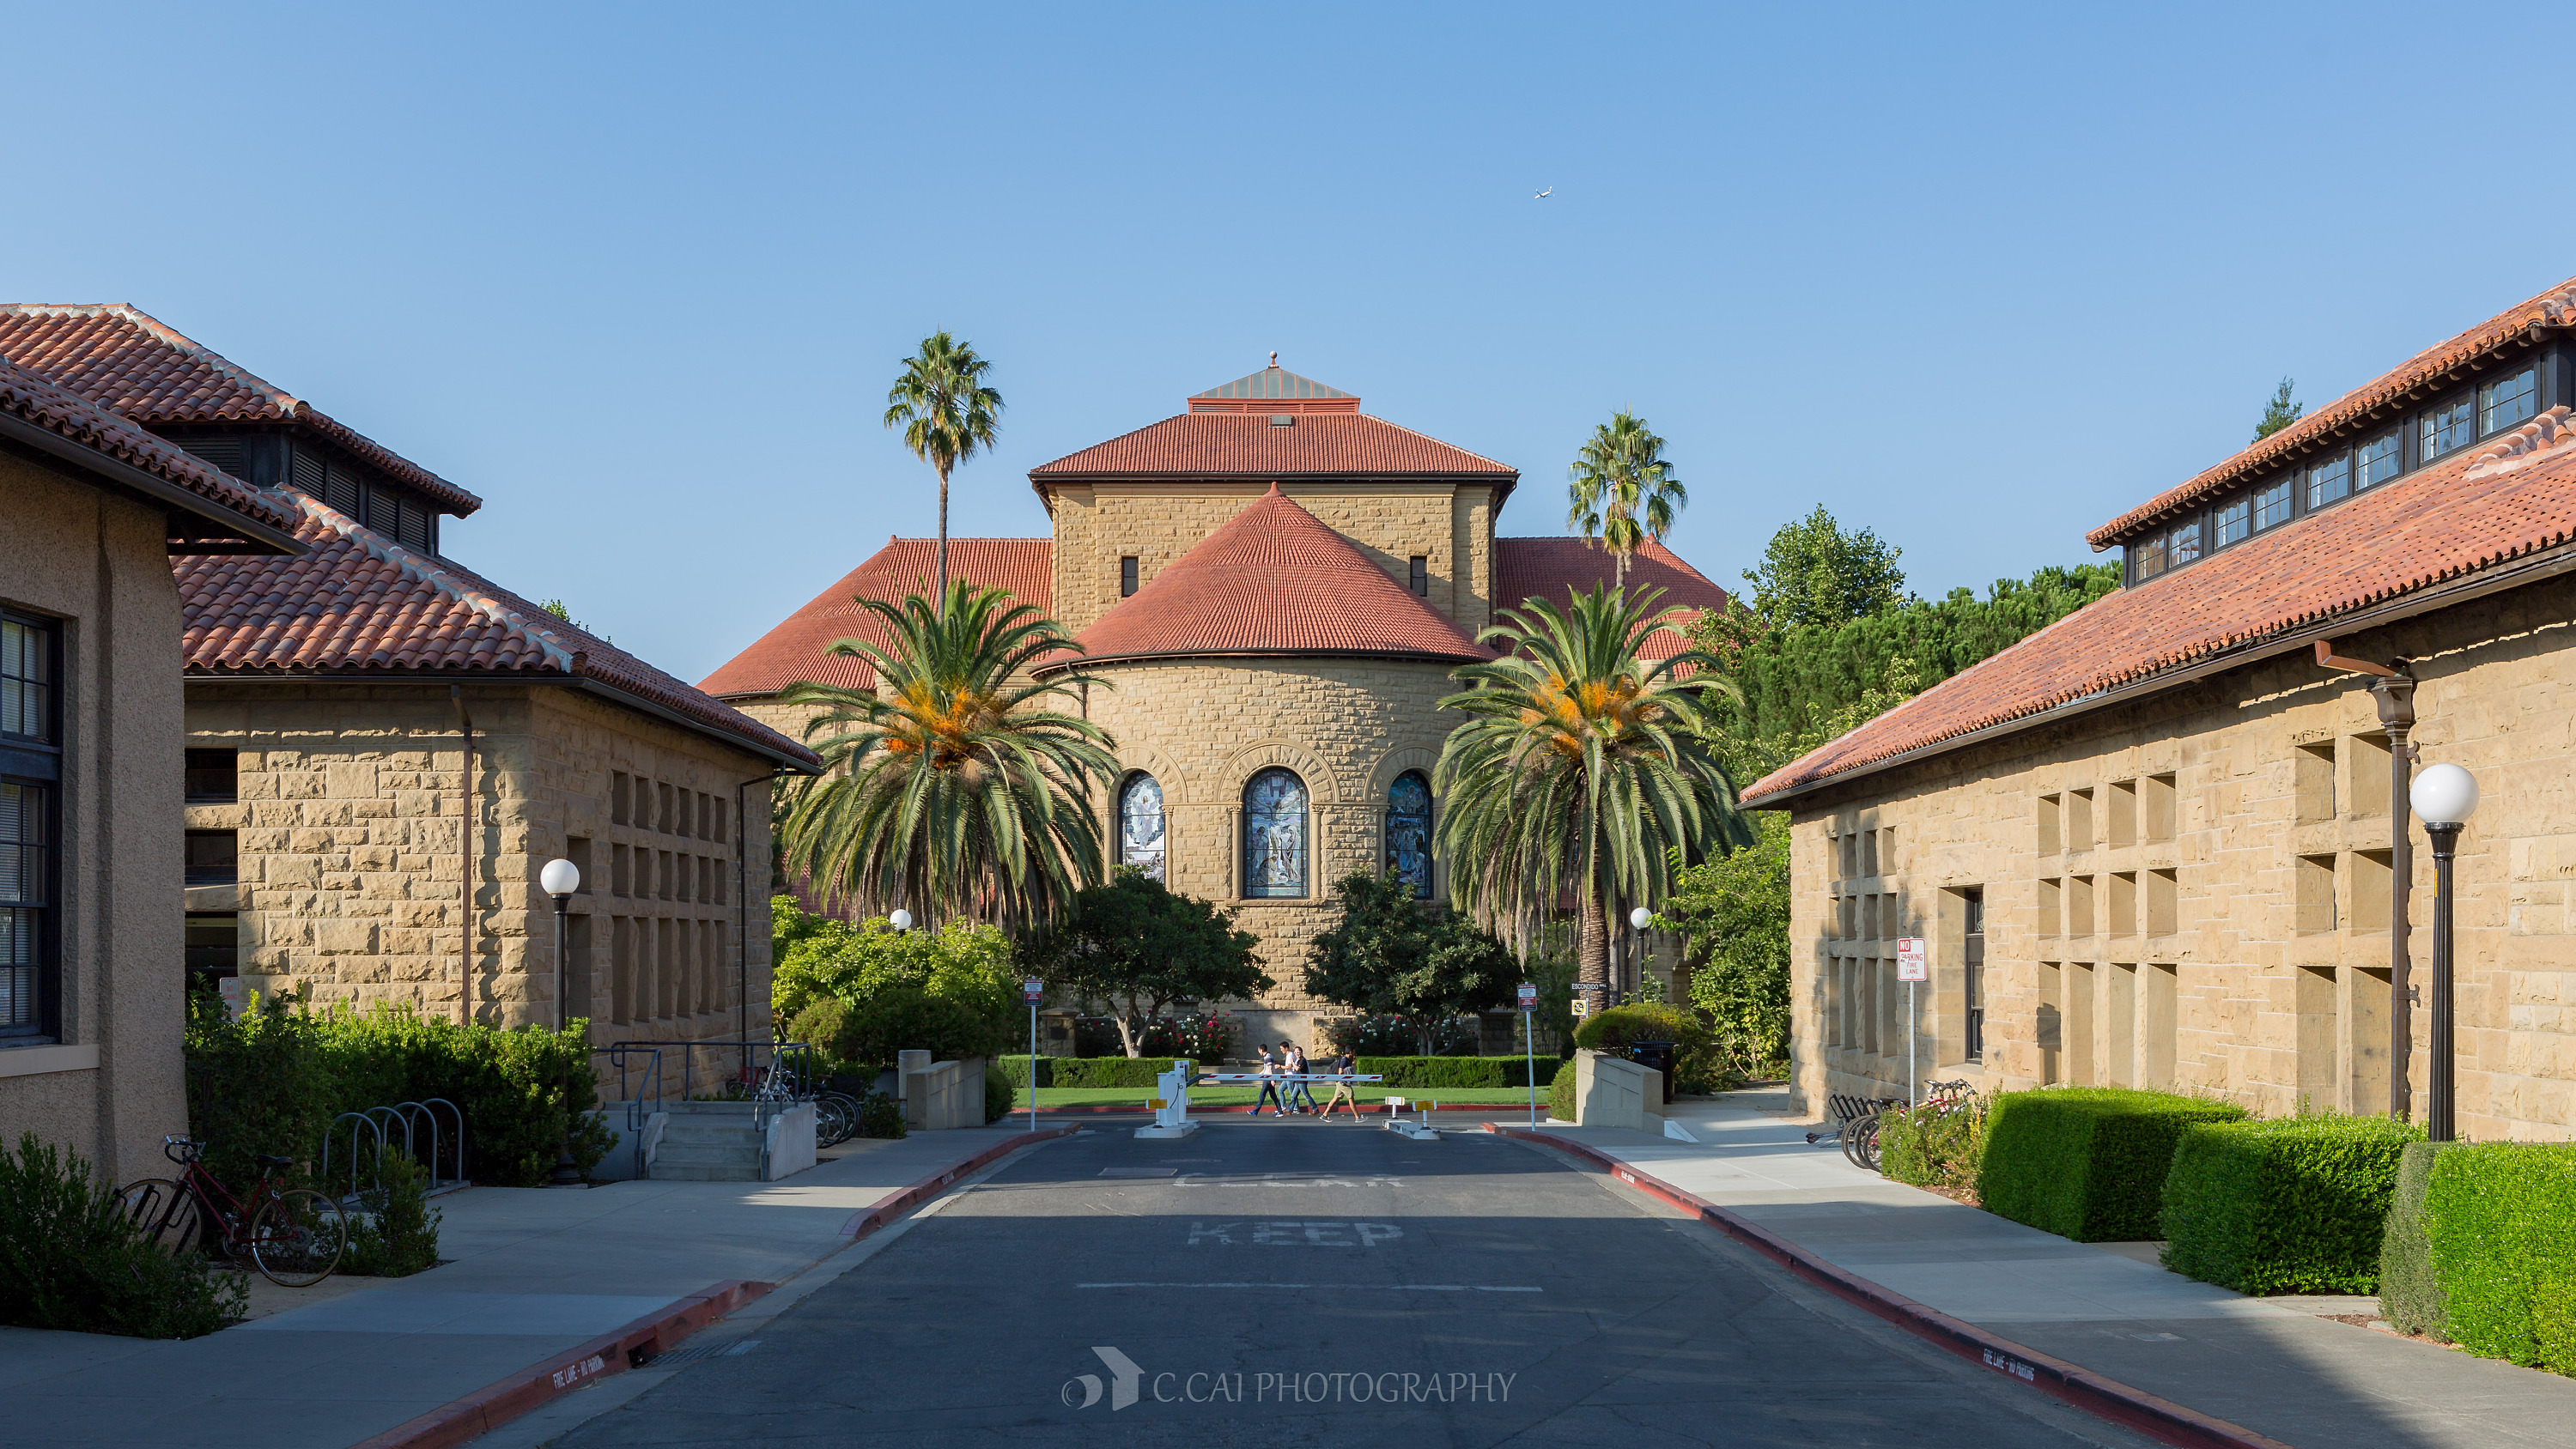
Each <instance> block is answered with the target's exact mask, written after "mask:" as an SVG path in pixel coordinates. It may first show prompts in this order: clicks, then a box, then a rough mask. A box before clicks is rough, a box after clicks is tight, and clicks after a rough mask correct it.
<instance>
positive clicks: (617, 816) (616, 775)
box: [608, 770, 632, 825]
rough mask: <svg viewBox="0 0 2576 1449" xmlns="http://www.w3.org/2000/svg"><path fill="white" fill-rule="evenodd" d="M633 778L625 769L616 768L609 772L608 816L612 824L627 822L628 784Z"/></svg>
mask: <svg viewBox="0 0 2576 1449" xmlns="http://www.w3.org/2000/svg"><path fill="white" fill-rule="evenodd" d="M631 778H632V777H631V776H629V775H628V774H627V773H626V772H625V771H623V770H614V771H611V772H610V773H609V776H608V818H609V821H610V823H612V824H616V825H624V824H625V823H626V797H627V786H628V782H629V781H630V779H631Z"/></svg>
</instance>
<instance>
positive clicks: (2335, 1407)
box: [1545, 1093, 2576, 1449]
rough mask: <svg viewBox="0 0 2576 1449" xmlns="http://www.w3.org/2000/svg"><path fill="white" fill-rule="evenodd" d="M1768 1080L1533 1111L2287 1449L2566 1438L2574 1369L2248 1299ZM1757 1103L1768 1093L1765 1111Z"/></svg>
mask: <svg viewBox="0 0 2576 1449" xmlns="http://www.w3.org/2000/svg"><path fill="white" fill-rule="evenodd" d="M1785 1106H1786V1098H1785V1095H1783V1094H1778V1093H1771V1094H1763V1093H1736V1094H1733V1095H1732V1096H1731V1097H1729V1098H1720V1099H1717V1100H1716V1102H1714V1103H1687V1102H1677V1103H1675V1104H1674V1105H1673V1109H1672V1116H1673V1118H1674V1120H1677V1121H1679V1122H1680V1123H1681V1124H1682V1125H1683V1126H1684V1127H1685V1128H1686V1129H1688V1130H1689V1131H1690V1132H1691V1133H1692V1135H1694V1136H1695V1137H1697V1138H1698V1139H1699V1141H1698V1142H1697V1143H1696V1144H1693V1143H1686V1142H1681V1141H1678V1140H1674V1139H1671V1138H1666V1137H1649V1136H1647V1135H1645V1134H1643V1133H1639V1132H1624V1131H1612V1130H1596V1129H1585V1128H1575V1127H1568V1126H1565V1125H1563V1124H1557V1125H1555V1126H1553V1127H1550V1128H1547V1129H1545V1130H1547V1131H1548V1132H1549V1133H1550V1134H1552V1135H1562V1136H1564V1137H1568V1138H1571V1139H1574V1140H1576V1141H1580V1142H1583V1143H1585V1144H1586V1145H1588V1146H1590V1147H1592V1148H1594V1149H1595V1150H1597V1151H1600V1152H1602V1153H1604V1154H1607V1155H1608V1156H1611V1157H1614V1158H1617V1159H1619V1160H1620V1161H1622V1162H1625V1163H1627V1164H1629V1165H1631V1166H1633V1167H1635V1168H1637V1169H1639V1170H1641V1171H1644V1172H1647V1173H1650V1174H1652V1175H1653V1176H1655V1177H1658V1178H1660V1179H1662V1180H1664V1181H1665V1182H1669V1183H1671V1184H1673V1185H1674V1186H1675V1187H1678V1188H1681V1189H1683V1190H1685V1191H1688V1192H1690V1193H1693V1194H1696V1195H1697V1196H1699V1197H1701V1198H1703V1199H1705V1200H1706V1201H1708V1202H1710V1203H1712V1204H1715V1205H1716V1206H1719V1207H1722V1208H1725V1209H1727V1210H1728V1211H1730V1212H1732V1213H1735V1214H1737V1215H1738V1216H1740V1217H1743V1218H1745V1219H1747V1220H1749V1221H1751V1222H1753V1223H1754V1224H1756V1225H1757V1226H1759V1227H1761V1228H1763V1229H1765V1230H1767V1231H1769V1232H1771V1233H1774V1234H1777V1235H1778V1236H1780V1237H1782V1238H1784V1239H1786V1240H1788V1241H1789V1242H1791V1243H1793V1244H1795V1245H1797V1246H1798V1247H1799V1248H1801V1249H1803V1250H1805V1251H1806V1252H1808V1253H1811V1254H1813V1255H1814V1256H1816V1257H1818V1258H1821V1259H1823V1260H1824V1261H1825V1262H1827V1263H1830V1264H1832V1265H1833V1266H1835V1267H1837V1268H1841V1269H1843V1270H1845V1271H1846V1272H1849V1273H1853V1274H1856V1275H1858V1276H1859V1277H1862V1278H1866V1279H1868V1280H1870V1281H1871V1282H1874V1283H1877V1284H1879V1285H1881V1286H1882V1287H1885V1288H1888V1289H1892V1290H1894V1291H1895V1292H1897V1293H1900V1294H1903V1295H1904V1296H1906V1297H1908V1298H1911V1299H1914V1300H1915V1301H1916V1302H1919V1303H1922V1304H1924V1305H1925V1306H1927V1307H1930V1308H1933V1309H1936V1310H1938V1311H1940V1312H1942V1313H1946V1314H1949V1315H1950V1316H1952V1317H1954V1318H1958V1319H1962V1320H1964V1321H1966V1322H1968V1323H1971V1324H1974V1325H1976V1326H1978V1327H1980V1328H1985V1329H1988V1330H1991V1331H1992V1332H1994V1333H1996V1334H1999V1335H2001V1336H2002V1337H2004V1338H2008V1339H2011V1340H2013V1341H2015V1342H2017V1343H2020V1344H2023V1345H2026V1346H2027V1347H2030V1348H2033V1349H2036V1350H2038V1351H2039V1352H2041V1353H2044V1354H2049V1355H2052V1356H2054V1357H2057V1358H2060V1359H2064V1360H2067V1361H2068V1362H2071V1363H2074V1364H2076V1365H2078V1366H2080V1367H2082V1368H2085V1369H2089V1370H2091V1371H2093V1372H2095V1373H2098V1374H2101V1375H2104V1376H2106V1377H2108V1378H2112V1379H2116V1380H2118V1381H2120V1382H2121V1383H2125V1384H2128V1385H2130V1386H2131V1387H2134V1388H2138V1389H2143V1390H2145V1391H2147V1392H2148V1393H2151V1394H2155V1395H2158V1396H2161V1397H2163V1398H2166V1399H2170V1400H2172V1401H2174V1402H2175V1403H2178V1404H2182V1405H2185V1406H2187V1407H2189V1408H2192V1409H2197V1410H2199V1411H2200V1412H2202V1413H2205V1414H2211V1415H2215V1416H2217V1417H2219V1418H2222V1419H2226V1420H2230V1421H2232V1422H2234V1423H2237V1424H2240V1425H2243V1426H2244V1427H2246V1428H2248V1429H2252V1430H2255V1431H2256V1432H2258V1433H2262V1434H2266V1435H2269V1436H2270V1437H2272V1438H2275V1439H2278V1440H2281V1441H2283V1442H2285V1443H2289V1444H2293V1445H2299V1446H2302V1449H2329V1446H2343V1445H2365V1444H2366V1445H2371V1446H2374V1449H2411V1446H2425V1449H2435V1446H2438V1449H2508V1446H2510V1449H2519V1446H2526V1445H2528V1446H2533V1449H2540V1446H2551V1449H2563V1446H2566V1445H2569V1444H2576V1380H2571V1379H2566V1378H2561V1377H2559V1376H2557V1375H2555V1374H2548V1373H2542V1372H2539V1371H2536V1370H2532V1369H2522V1368H2516V1367H2514V1366H2512V1365H2510V1364H2505V1363H2499V1362H2496V1361H2494V1360H2490V1359H2480V1358H2473V1357H2471V1356H2469V1355H2467V1354H2465V1353H2461V1352H2459V1351H2457V1350H2454V1349H2448V1348H2443V1347H2440V1346H2437V1345H2429V1344H2425V1343H2419V1342H2414V1341H2411V1340H2407V1339H2401V1338H2398V1337H2396V1336H2394V1335H2392V1334H2389V1333H2386V1332H2382V1331H2379V1330H2375V1329H2371V1328H2368V1327H2362V1326H2356V1325H2353V1324H2349V1323H2345V1322H2340V1321H2336V1320H2335V1319H2333V1318H2329V1317H2325V1316H2321V1315H2325V1314H2338V1313H2340V1314H2358V1313H2367V1314H2369V1315H2371V1316H2373V1317H2375V1316H2376V1300H2373V1299H2366V1298H2365V1299H2259V1298H2247V1297H2244V1296H2242V1295H2239V1294H2235V1293H2230V1292H2228V1291H2226V1290H2225V1289H2222V1288H2216V1287H2212V1286H2211V1285H2209V1284H2206V1283H2199V1282H2194V1281H2193V1280H2191V1279H2188V1278H2184V1277H2182V1276H2180V1275H2179V1274H2175V1273H2169V1272H2167V1271H2165V1270H2164V1269H2163V1268H2161V1267H2158V1266H2156V1263H2155V1258H2154V1254H2153V1252H2152V1246H2153V1245H2150V1244H2129V1243H2115V1244H2085V1243H2074V1242H2069V1241H2068V1240H2066V1239H2064V1238H2060V1237H2057V1236H2055V1235H2054V1234H2050V1233H2044V1232H2041V1231H2039V1230H2038V1229H2035V1228H2028V1227H2024V1226H2022V1225H2021V1224H2019V1223H2014V1222H2009V1221H2006V1220H2005V1219H2003V1218H1999V1217H1996V1216H1994V1215H1992V1214H1990V1213H1986V1212H1982V1211H1979V1210H1978V1209H1975V1208H1971V1207H1965V1206H1962V1205H1960V1204H1958V1203H1954V1202H1952V1201H1950V1200H1949V1199H1947V1198H1944V1197H1941V1196H1939V1195H1938V1194H1935V1193H1929V1192H1923V1191H1921V1190H1919V1189H1916V1188H1911V1187H1907V1186H1904V1185H1903V1184H1901V1183H1895V1182H1890V1181H1888V1180H1886V1179H1884V1178H1881V1177H1878V1176H1877V1175H1875V1174H1872V1173H1866V1172H1863V1171H1861V1170H1860V1169H1858V1168H1856V1167H1853V1166H1852V1165H1851V1164H1850V1163H1849V1162H1847V1161H1846V1160H1845V1159H1844V1158H1843V1156H1842V1154H1841V1153H1840V1152H1839V1151H1838V1150H1836V1149H1834V1148H1833V1147H1832V1146H1831V1145H1830V1144H1826V1145H1821V1146H1813V1147H1811V1146H1809V1145H1807V1143H1806V1142H1805V1140H1804V1137H1805V1134H1806V1132H1807V1131H1808V1130H1809V1129H1808V1127H1807V1126H1806V1125H1805V1124H1801V1123H1796V1122H1793V1121H1791V1120H1790V1119H1788V1118H1787V1117H1785V1116H1781V1115H1777V1113H1778V1112H1779V1111H1780V1110H1782V1109H1784V1108H1785ZM1765 1108H1769V1109H1770V1110H1763V1109H1765Z"/></svg>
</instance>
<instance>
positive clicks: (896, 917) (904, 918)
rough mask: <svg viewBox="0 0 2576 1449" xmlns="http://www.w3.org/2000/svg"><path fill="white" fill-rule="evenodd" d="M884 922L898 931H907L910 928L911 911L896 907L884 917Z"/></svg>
mask: <svg viewBox="0 0 2576 1449" xmlns="http://www.w3.org/2000/svg"><path fill="white" fill-rule="evenodd" d="M886 924H887V925H889V926H892V927H894V928H895V929H896V930H898V931H909V930H911V929H912V912H910V911H906V910H900V909H898V910H896V911H895V912H894V913H893V914H892V915H889V916H887V917H886Z"/></svg>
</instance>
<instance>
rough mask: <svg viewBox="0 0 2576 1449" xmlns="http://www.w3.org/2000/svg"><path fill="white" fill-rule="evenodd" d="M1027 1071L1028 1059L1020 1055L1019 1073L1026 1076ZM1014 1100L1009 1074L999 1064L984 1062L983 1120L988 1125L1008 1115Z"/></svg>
mask: <svg viewBox="0 0 2576 1449" xmlns="http://www.w3.org/2000/svg"><path fill="white" fill-rule="evenodd" d="M1028 1072H1029V1059H1028V1058H1026V1057H1022V1058H1020V1075H1022V1076H1027V1075H1028ZM1014 1100H1016V1097H1015V1095H1014V1093H1013V1092H1012V1090H1011V1078H1010V1074H1009V1073H1007V1072H1005V1071H1003V1070H1002V1068H1001V1066H1000V1065H999V1064H997V1063H994V1062H986V1063H985V1064H984V1121H985V1122H986V1123H987V1124H988V1125H989V1124H991V1123H994V1122H999V1121H1001V1120H1002V1119H1003V1118H1005V1117H1008V1116H1010V1115H1011V1103H1012V1102H1013V1101H1014Z"/></svg>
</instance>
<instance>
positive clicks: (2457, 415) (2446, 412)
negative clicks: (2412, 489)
mask: <svg viewBox="0 0 2576 1449" xmlns="http://www.w3.org/2000/svg"><path fill="white" fill-rule="evenodd" d="M2415 428H2416V436H2417V438H2418V439H2420V440H2421V441H2422V444H2423V458H2424V461H2425V462H2427V463H2430V462H2432V461H2433V460H2434V459H2436V458H2438V457H2441V456H2442V455H2443V454H2445V453H2456V452H2458V451H2459V450H2460V449H2462V448H2465V447H2467V446H2468V445H2469V444H2470V443H2472V442H2474V441H2476V440H2477V435H2478V434H2477V422H2476V420H2475V416H2474V415H2473V414H2472V413H2471V412H2470V410H2469V400H2468V398H2466V397H2456V398H2453V399H2451V400H2450V401H2449V402H2446V403H2442V404H2439V405H2437V406H2435V407H2430V408H2426V409H2425V410H2424V414H2423V416H2422V417H2419V418H2417V419H2416V420H2415Z"/></svg>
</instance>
